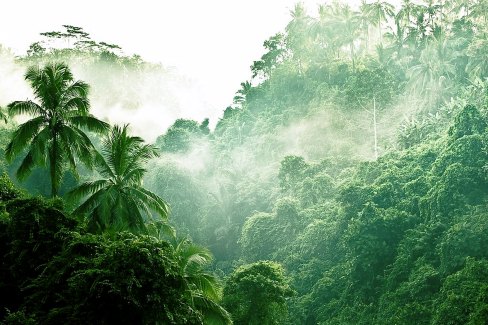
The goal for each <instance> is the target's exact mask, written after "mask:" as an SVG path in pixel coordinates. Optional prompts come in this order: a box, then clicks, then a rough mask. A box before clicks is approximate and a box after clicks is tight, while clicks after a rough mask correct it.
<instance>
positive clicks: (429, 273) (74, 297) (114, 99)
mask: <svg viewBox="0 0 488 325" xmlns="http://www.w3.org/2000/svg"><path fill="white" fill-rule="evenodd" d="M309 9H311V8H305V7H304V6H303V4H300V3H299V4H297V5H296V6H295V7H294V8H293V9H292V10H291V12H290V14H291V18H290V22H289V23H288V25H287V26H286V28H285V29H284V30H283V31H281V32H280V33H277V34H276V35H272V36H271V37H270V38H269V39H267V40H266V41H265V42H264V44H263V46H264V54H263V55H262V57H261V58H259V59H257V60H256V61H254V62H253V63H252V65H251V67H250V69H251V74H252V78H251V79H250V80H248V81H244V82H242V83H241V87H240V89H238V90H237V91H236V93H235V96H234V99H233V102H232V103H230V105H229V106H228V107H227V108H225V110H224V114H223V116H222V118H221V119H220V120H219V121H218V122H217V123H216V126H215V128H214V129H211V128H210V127H209V125H210V121H209V120H208V119H204V120H203V121H194V120H190V119H183V118H177V119H175V120H174V122H173V124H172V125H171V126H170V127H169V128H168V129H167V130H163V129H162V130H161V131H160V135H159V136H158V137H157V139H156V140H155V141H154V142H153V143H147V142H146V141H145V140H144V139H143V138H141V137H139V136H138V135H137V134H135V133H134V130H133V128H132V127H131V121H130V120H128V121H127V122H126V123H128V124H120V125H117V123H113V122H112V120H111V117H110V114H109V113H110V112H113V111H114V107H115V108H117V107H122V106H123V107H125V108H126V109H128V110H130V111H132V112H137V111H138V110H140V109H142V108H143V107H144V105H145V103H146V102H148V101H150V103H151V104H154V103H156V104H161V105H163V103H164V105H165V106H162V107H164V109H167V107H168V106H166V105H168V103H169V104H171V105H174V106H178V101H179V100H180V98H179V97H178V96H175V95H174V94H173V93H172V91H173V90H175V89H178V88H179V87H183V86H185V85H188V84H187V83H186V81H185V79H184V78H182V77H181V76H178V75H177V74H176V73H175V72H173V71H170V70H168V69H166V68H165V67H164V66H162V65H157V64H152V63H148V62H145V61H144V60H143V59H142V58H141V57H140V56H137V55H134V56H130V57H129V56H125V55H124V54H123V52H122V49H121V48H120V47H119V46H117V45H115V44H110V43H107V42H102V41H98V40H94V39H92V37H91V36H90V34H88V33H87V32H86V31H84V30H83V28H81V27H77V26H72V25H63V26H62V29H61V30H60V31H51V32H43V33H41V34H40V36H41V37H40V40H38V41H35V42H34V43H32V45H31V46H30V48H29V50H28V51H27V53H26V54H25V55H21V56H17V57H15V56H14V55H13V54H12V53H11V52H10V51H9V50H8V49H6V48H4V47H0V71H3V72H4V75H5V76H6V78H7V80H14V79H13V78H14V76H16V78H19V77H20V76H23V77H24V79H25V81H26V83H27V84H28V85H29V86H30V88H31V91H32V95H31V96H30V97H29V98H27V99H20V98H14V99H13V100H11V98H12V97H11V96H6V97H5V95H4V94H0V95H1V96H0V105H1V109H0V117H1V119H2V121H1V122H0V123H2V127H1V128H0V170H1V172H2V173H3V176H1V177H0V256H1V257H2V259H1V262H0V275H1V276H0V279H1V280H0V291H1V292H3V293H6V294H2V297H1V298H0V322H1V323H4V324H81V323H96V324H413V323H414V324H485V323H486V320H487V319H488V214H487V213H486V205H487V198H488V177H487V166H488V164H487V158H488V151H487V144H488V142H487V141H488V132H487V126H488V124H487V122H488V120H487V118H488V116H487V113H488V111H487V104H488V101H487V100H488V80H487V78H488V59H487V58H488V56H487V55H486V53H488V39H487V35H488V34H487V31H488V25H487V24H488V22H487V17H486V15H488V2H487V1H485V0H478V1H423V2H411V1H403V2H402V4H401V5H398V6H394V5H393V4H391V3H388V2H386V1H380V0H378V1H372V2H370V1H365V2H362V3H361V5H360V6H359V7H357V8H353V7H351V6H349V5H347V4H345V3H341V2H332V3H329V4H324V5H321V6H319V7H318V8H316V9H317V10H316V11H315V12H313V13H311V14H310V13H309V12H311V11H308V10H309ZM9 78H10V79H9ZM10 84H15V83H0V90H2V92H3V91H4V89H7V90H8V91H10V92H12V93H13V94H16V93H17V90H16V89H9V86H10ZM4 98H9V100H8V101H5V100H4ZM95 111H96V112H97V114H95V113H94V112H95ZM16 116H23V119H16V118H15V117H16Z"/></svg>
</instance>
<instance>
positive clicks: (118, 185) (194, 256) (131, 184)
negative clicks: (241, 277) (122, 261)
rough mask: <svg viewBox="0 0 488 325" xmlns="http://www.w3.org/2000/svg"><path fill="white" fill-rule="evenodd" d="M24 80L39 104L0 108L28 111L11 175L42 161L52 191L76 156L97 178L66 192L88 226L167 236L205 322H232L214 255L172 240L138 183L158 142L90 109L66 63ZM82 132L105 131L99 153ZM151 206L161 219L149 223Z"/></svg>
mask: <svg viewBox="0 0 488 325" xmlns="http://www.w3.org/2000/svg"><path fill="white" fill-rule="evenodd" d="M25 79H26V80H27V81H28V82H29V83H30V85H31V86H32V88H33V90H34V95H35V97H36V99H37V102H34V101H31V100H26V101H14V102H12V103H10V104H9V105H8V106H7V112H5V113H4V112H3V110H0V113H1V114H2V115H1V116H0V118H2V119H5V120H6V119H7V117H15V116H17V115H29V116H31V119H29V120H27V121H26V122H24V123H22V124H20V125H19V126H18V128H17V129H16V130H15V131H14V132H13V134H12V137H11V141H10V142H9V143H8V145H7V148H6V150H5V154H6V158H7V160H9V161H10V162H11V161H12V160H13V159H14V158H15V157H16V156H23V158H22V162H21V164H20V167H19V168H18V169H17V172H16V176H17V177H18V178H19V179H21V180H22V179H24V178H25V177H27V176H28V175H29V174H30V172H31V171H32V170H33V168H35V167H36V166H41V167H47V169H48V170H49V175H50V181H51V195H52V196H53V197H54V196H56V195H57V194H58V191H59V188H60V185H61V181H62V177H63V174H64V173H65V172H66V171H67V170H69V171H71V172H72V173H74V174H77V167H78V162H81V163H83V164H84V165H85V166H87V167H89V168H94V169H96V171H97V172H98V174H99V175H100V176H101V179H98V180H95V181H88V182H84V183H82V184H80V185H78V186H77V187H76V188H74V189H73V190H71V191H70V192H68V194H67V198H68V200H70V201H72V202H80V201H81V203H80V204H79V205H78V206H77V208H75V209H74V211H73V213H74V214H75V215H80V216H85V217H86V219H87V221H88V225H87V226H88V229H89V230H90V231H92V232H98V233H101V232H117V231H124V230H128V231H131V232H134V233H145V234H149V235H153V236H155V235H157V236H158V237H159V238H160V239H165V240H168V241H169V242H170V244H172V247H173V250H174V252H175V255H176V256H177V258H178V260H177V262H178V265H179V267H180V269H181V272H182V274H183V275H184V277H185V280H186V282H185V283H186V288H185V290H186V291H187V294H188V295H189V296H190V297H191V299H192V301H193V304H194V306H195V308H196V309H197V310H199V311H200V312H201V313H202V315H203V317H204V320H205V321H206V323H208V324H232V320H231V317H230V315H229V313H227V311H226V310H225V309H223V308H222V307H221V306H220V305H219V303H218V302H219V301H220V300H221V298H222V288H221V285H220V283H219V281H218V279H217V278H216V277H215V276H214V275H213V274H211V273H208V272H206V271H205V269H204V268H205V266H206V265H207V264H208V263H210V262H211V260H212V255H211V253H210V251H208V250H207V249H206V248H203V247H201V246H198V245H195V244H193V243H192V242H191V241H190V240H188V239H182V240H177V238H176V235H175V232H174V229H172V227H171V226H169V224H168V223H167V218H168V214H169V207H168V205H167V204H166V202H165V201H164V200H163V199H161V198H160V197H159V196H157V195H156V194H154V193H152V192H151V191H149V190H147V189H145V188H144V187H143V186H142V179H143V176H144V174H145V172H146V169H145V168H144V165H145V163H147V162H148V161H149V160H150V159H152V158H154V157H156V156H158V151H157V149H156V147H155V146H153V145H149V144H145V143H144V141H143V139H141V138H140V137H136V136H131V135H130V134H129V130H128V125H124V126H122V127H120V126H113V127H111V126H110V125H109V124H107V123H105V122H103V121H100V120H98V119H97V118H96V117H94V116H93V115H91V114H90V113H89V108H90V105H89V101H88V97H87V96H88V89H89V87H88V85H87V84H86V83H84V82H82V81H79V80H74V78H73V75H72V73H71V71H70V69H69V68H68V66H67V65H66V64H64V63H51V64H47V65H46V66H44V67H43V68H39V67H31V68H29V69H28V70H27V73H26V74H25ZM7 115H8V116H7ZM85 131H92V132H95V133H98V134H102V135H104V136H105V138H104V140H103V142H102V145H101V150H100V151H98V150H97V149H96V148H95V146H94V145H93V143H92V141H91V140H90V137H89V136H88V135H87V133H85ZM153 212H155V214H156V215H157V216H158V217H159V218H156V220H155V221H154V222H152V223H148V221H149V220H148V219H149V218H151V217H152V215H153ZM154 225H158V227H157V228H154ZM154 229H156V231H154ZM163 230H165V231H163ZM167 230H170V231H167ZM168 234H169V236H168Z"/></svg>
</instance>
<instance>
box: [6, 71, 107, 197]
mask: <svg viewBox="0 0 488 325" xmlns="http://www.w3.org/2000/svg"><path fill="white" fill-rule="evenodd" d="M25 79H26V80H27V81H28V82H29V83H30V85H31V86H32V88H33V90H34V95H35V97H36V98H37V99H38V101H39V103H35V102H33V101H31V100H27V101H15V102H12V103H10V104H9V105H8V106H7V107H8V111H9V114H10V115H11V116H16V115H22V114H28V115H32V116H33V118H32V119H30V120H28V121H27V122H25V123H23V124H21V125H20V126H19V127H18V128H17V130H16V131H15V132H14V133H13V134H12V138H11V141H10V143H9V144H8V145H7V148H6V149H5V156H6V158H7V159H8V160H9V161H11V160H12V159H13V157H15V156H17V155H19V154H21V153H22V152H23V151H24V150H25V149H28V150H27V154H26V155H25V157H24V158H23V160H22V163H21V165H20V166H19V168H18V169H17V173H16V175H17V177H18V178H19V179H24V178H25V177H26V176H27V175H29V174H30V173H31V171H32V169H33V168H34V167H35V166H36V165H40V166H45V165H46V164H47V165H49V172H50V174H49V175H50V181H51V195H52V196H56V195H57V193H58V189H59V186H60V183H61V180H62V177H63V174H64V171H65V169H66V166H69V169H70V170H71V171H72V172H73V173H75V174H76V173H77V162H76V160H75V159H76V158H77V159H79V160H81V161H82V162H83V163H84V164H85V165H87V166H89V167H90V166H92V160H93V157H94V148H93V145H92V143H91V141H90V139H89V138H88V137H87V135H86V134H85V132H84V131H83V130H84V129H85V130H89V131H95V132H105V131H106V130H107V128H108V124H106V123H105V122H102V121H100V120H98V119H96V118H95V117H94V116H93V115H91V114H89V107H90V104H89V101H88V97H87V96H88V85H87V84H86V83H84V82H83V81H75V80H74V79H73V74H72V73H71V71H70V69H69V68H68V66H67V65H65V64H62V63H52V64H48V65H46V66H45V67H44V68H42V69H41V68H39V67H35V66H34V67H30V68H29V69H28V70H27V72H26V74H25ZM75 157H76V158H75Z"/></svg>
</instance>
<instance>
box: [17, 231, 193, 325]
mask: <svg viewBox="0 0 488 325" xmlns="http://www.w3.org/2000/svg"><path fill="white" fill-rule="evenodd" d="M72 236H74V237H73V238H71V239H70V241H69V244H68V245H66V248H65V249H64V250H63V252H62V253H61V254H60V255H58V256H56V257H55V258H54V259H53V260H51V261H50V262H49V263H48V264H47V265H46V267H45V268H44V271H43V274H42V276H40V277H38V278H37V279H36V280H35V281H33V282H32V284H31V285H30V286H29V289H30V290H32V294H31V295H30V296H29V297H28V298H27V303H26V304H27V306H29V307H30V308H31V309H32V311H33V313H34V314H35V315H36V318H37V319H38V320H39V321H40V322H42V323H45V324H58V323H59V322H64V323H70V324H75V323H78V322H80V321H81V322H90V323H100V324H115V323H117V324H154V323H164V324H201V323H202V321H201V319H200V315H199V314H198V312H196V311H195V310H194V309H193V307H192V304H191V300H190V298H189V297H188V296H187V295H186V293H185V280H184V278H183V276H182V274H181V273H180V272H179V268H178V266H177V263H176V256H175V255H174V253H173V251H172V249H171V248H170V246H169V244H167V243H165V242H160V241H158V240H156V239H154V238H151V237H138V236H135V235H131V234H128V233H120V234H118V235H116V236H115V237H114V238H113V239H110V238H107V237H101V236H95V235H82V236H80V235H78V234H72Z"/></svg>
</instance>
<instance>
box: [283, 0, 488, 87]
mask: <svg viewBox="0 0 488 325" xmlns="http://www.w3.org/2000/svg"><path fill="white" fill-rule="evenodd" d="M291 15H292V20H291V22H290V23H289V24H288V25H287V27H286V32H287V47H288V48H289V50H290V51H291V53H292V55H291V57H292V58H293V61H294V62H295V63H296V66H297V69H298V72H299V73H301V72H303V71H304V70H306V69H307V68H308V67H317V66H321V65H328V64H329V63H330V62H331V61H334V60H337V59H340V58H341V57H343V56H344V55H345V56H346V57H348V58H349V60H350V61H351V66H352V70H353V71H355V70H356V69H357V67H358V60H359V59H362V58H368V57H370V56H372V55H373V53H374V49H376V52H377V53H376V54H377V55H376V60H377V61H378V62H377V63H378V64H379V65H380V66H395V67H396V68H402V69H404V70H405V71H407V77H408V79H409V81H410V83H411V85H410V86H411V89H412V90H416V91H420V93H421V95H425V94H426V93H435V92H437V91H439V89H448V88H449V86H450V81H451V80H452V79H453V78H455V77H459V78H460V79H463V80H466V79H467V78H469V79H471V80H473V79H474V78H476V77H481V78H482V77H483V76H486V73H487V72H488V59H487V56H486V50H487V49H488V37H487V36H488V33H487V32H486V27H487V26H488V22H487V16H488V0H466V1H464V0H462V1H461V0H459V1H442V0H424V2H423V3H418V2H415V3H414V2H412V1H411V0H403V1H402V4H401V6H400V7H399V8H398V9H396V8H395V6H393V5H392V4H391V3H389V2H387V1H384V0H374V1H372V2H370V1H366V0H363V2H362V3H361V5H360V6H359V8H358V9H357V10H356V9H353V8H352V7H350V6H349V5H348V4H346V3H342V2H337V1H336V2H332V3H331V4H327V5H321V6H319V10H318V17H311V16H309V15H307V13H306V10H305V8H304V6H303V4H297V5H296V6H295V8H294V9H293V10H292V12H291ZM375 29H376V32H374V30H375ZM466 53H467V58H464V57H463V56H465V55H466ZM466 61H467V63H466ZM462 64H464V65H463V66H462V68H459V65H462ZM455 71H456V72H457V76H456V74H455ZM459 71H462V73H463V74H466V75H462V76H461V75H460V74H459Z"/></svg>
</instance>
